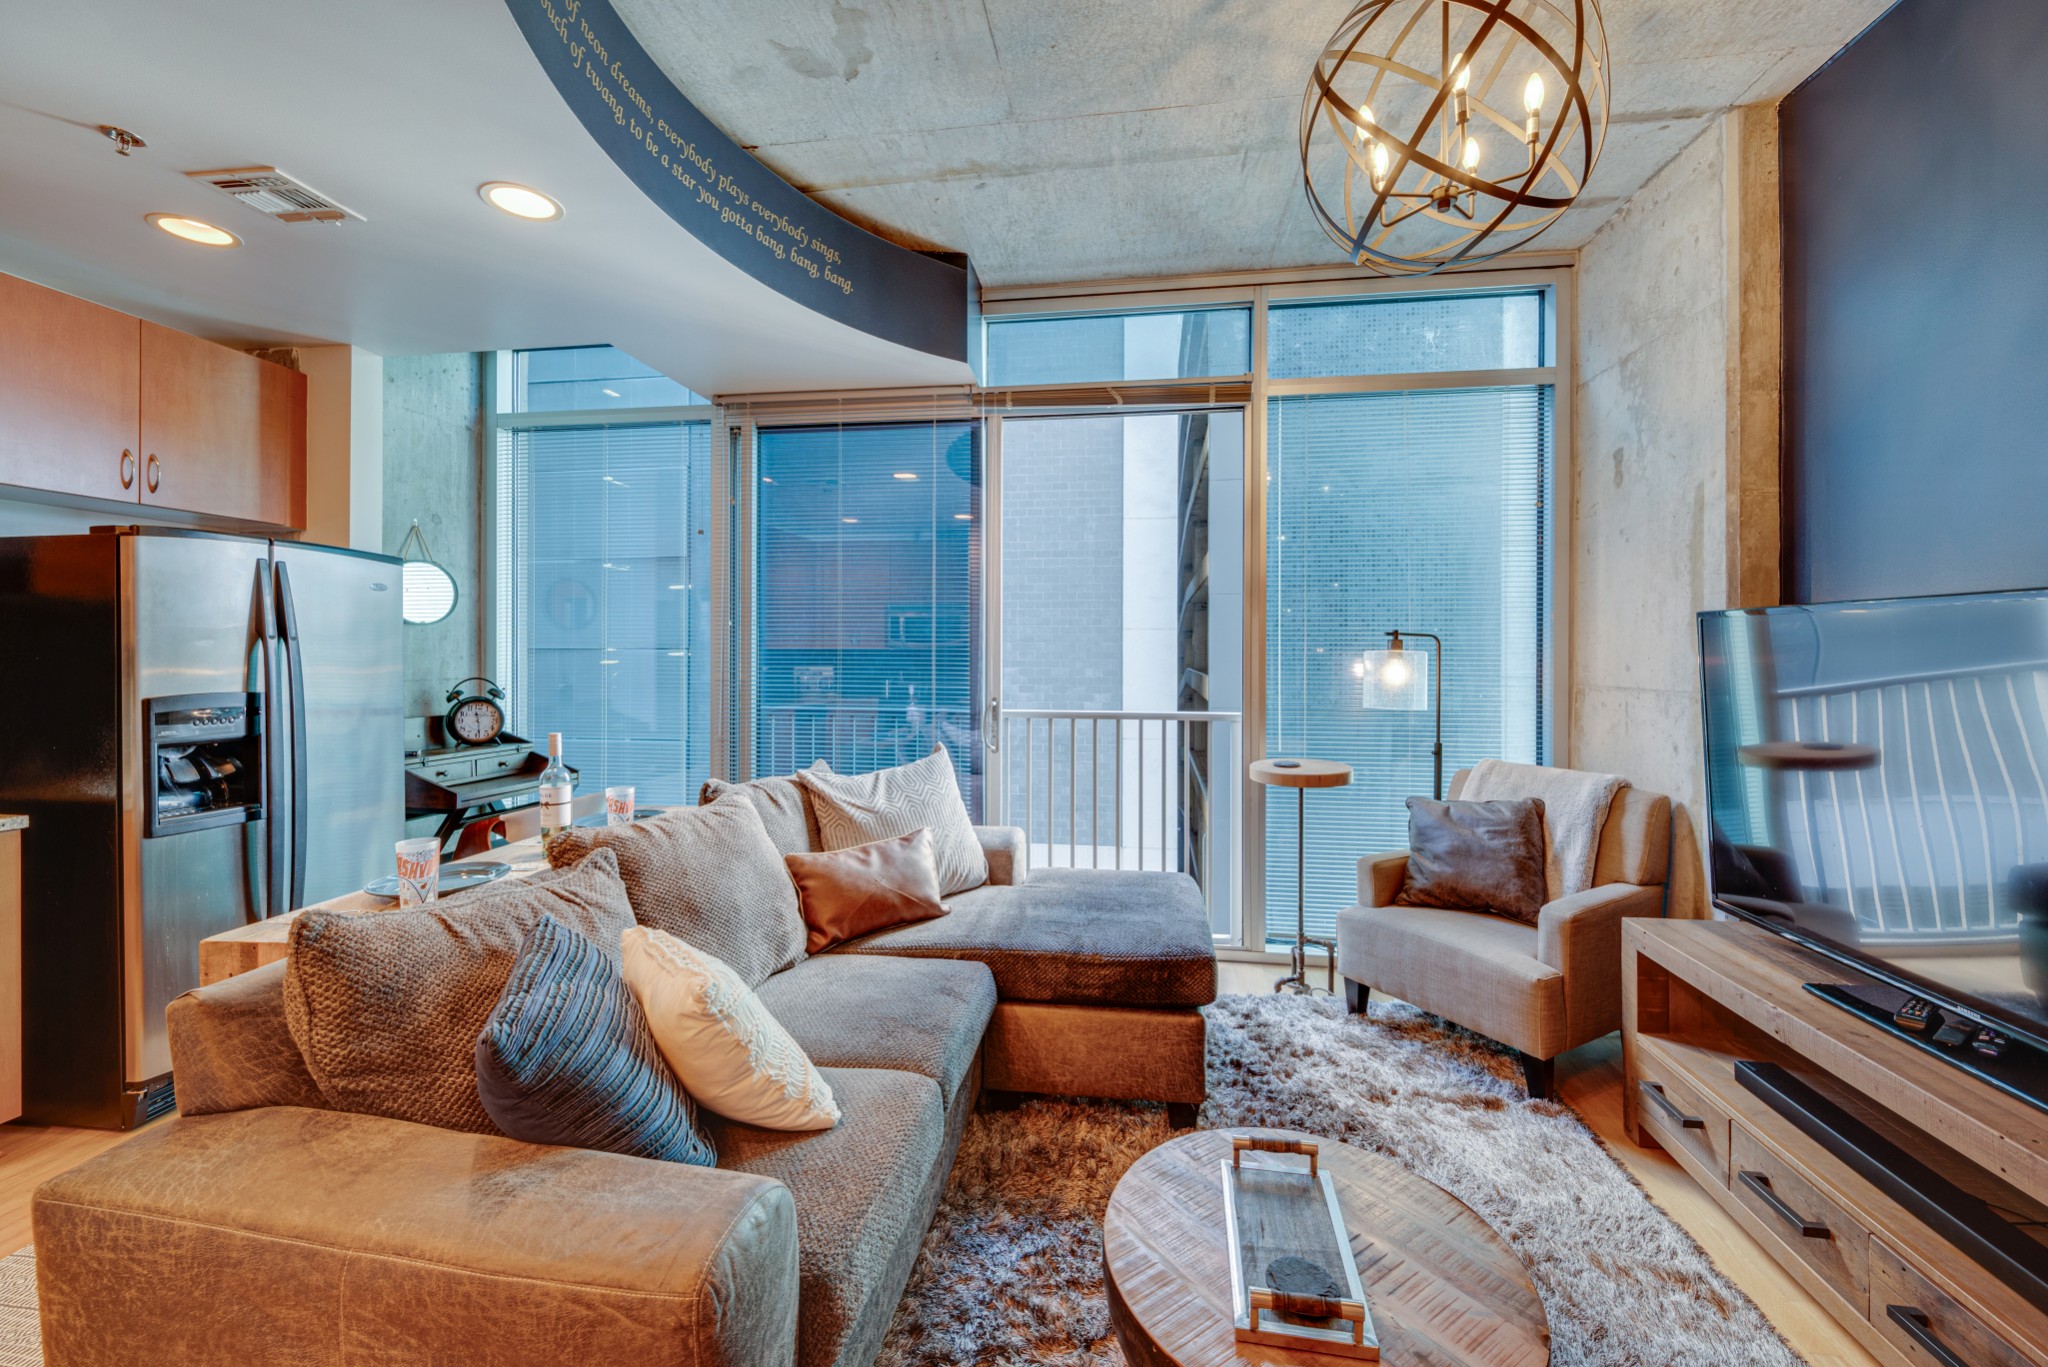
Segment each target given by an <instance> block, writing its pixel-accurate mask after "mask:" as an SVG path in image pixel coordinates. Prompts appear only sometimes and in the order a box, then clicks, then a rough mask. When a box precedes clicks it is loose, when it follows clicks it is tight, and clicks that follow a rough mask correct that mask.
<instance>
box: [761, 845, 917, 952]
mask: <svg viewBox="0 0 2048 1367" xmlns="http://www.w3.org/2000/svg"><path fill="white" fill-rule="evenodd" d="M782 862H783V863H784V864H785V865H787V866H788V867H789V881H790V882H792V883H794V884H796V897H797V902H798V904H799V906H800V907H801V908H802V911H803V916H804V925H805V926H806V927H807V928H808V929H809V936H808V938H807V939H806V941H805V943H804V949H805V951H806V952H807V953H811V954H819V953H823V952H824V951H825V950H828V949H830V948H831V947H832V946H834V945H837V944H844V943H846V941H848V940H853V939H858V938H859V937H860V936H863V935H866V934H868V933H869V932H870V931H876V930H883V929H886V928H887V927H889V926H902V925H908V924H910V923H911V922H912V921H929V920H931V919H932V918H933V917H934V916H944V915H945V914H946V908H945V907H944V906H943V905H942V904H941V903H940V902H939V866H938V864H937V863H936V862H934V861H933V859H932V833H931V832H930V831H928V830H926V829H924V828H923V827H921V826H920V827H919V828H918V829H916V830H914V831H912V832H911V833H910V834H909V835H899V836H897V837H896V838H895V839H894V840H877V841H875V842H873V843H872V844H868V845H855V846H854V847H853V848H852V849H848V850H832V851H830V852H828V853H825V854H786V855H784V856H783V857H782Z"/></svg>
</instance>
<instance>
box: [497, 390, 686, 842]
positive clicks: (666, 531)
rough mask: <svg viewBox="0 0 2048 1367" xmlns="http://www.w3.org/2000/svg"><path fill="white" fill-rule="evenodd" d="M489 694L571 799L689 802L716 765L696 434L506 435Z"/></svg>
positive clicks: (565, 431)
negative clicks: (497, 688)
mask: <svg viewBox="0 0 2048 1367" xmlns="http://www.w3.org/2000/svg"><path fill="white" fill-rule="evenodd" d="M499 443H500V446H499V468H498V479H499V485H498V489H499V509H498V535H499V538H500V542H501V544H500V546H499V549H498V555H497V563H498V566H499V596H498V633H499V636H498V656H499V661H500V663H499V675H498V681H499V682H500V683H501V684H503V685H504V686H505V688H506V691H507V692H508V693H509V695H510V698H509V702H510V714H509V715H510V719H511V725H512V729H513V730H515V731H516V732H518V733H519V734H520V735H522V736H525V737H527V738H528V739H530V740H533V741H536V742H538V741H540V740H541V739H542V738H543V737H544V736H545V735H546V734H547V733H548V732H549V731H560V732H561V733H562V746H563V758H564V759H565V760H566V761H567V762H568V763H569V764H570V765H571V766H572V767H574V768H575V769H577V770H578V771H579V778H578V784H577V786H578V789H579V791H581V792H586V793H588V792H594V791H598V790H600V789H602V788H604V787H606V786H609V785H612V784H632V785H633V786H634V787H635V788H636V789H637V790H638V791H637V793H636V794H635V796H636V799H637V800H638V801H639V802H640V803H642V804H643V805H670V804H676V803H694V802H695V801H696V800H697V789H698V787H699V786H700V785H701V784H702V783H703V781H704V779H705V778H706V777H707V776H708V772H709V759H710V734H709V733H710V717H711V708H712V699H711V694H710V679H709V675H710V671H709V664H710V656H711V651H710V644H711V642H710V630H711V613H710V589H711V563H710V560H711V555H710V540H711V538H710V535H709V531H710V523H709V520H708V519H709V517H710V515H711V507H710V503H711V498H710V472H711V459H710V457H711V433H710V424H709V423H705V422H691V423H660V424H653V425H648V426H632V427H607V426H592V427H553V428H534V429H524V430H516V429H503V430H501V431H500V433H499Z"/></svg>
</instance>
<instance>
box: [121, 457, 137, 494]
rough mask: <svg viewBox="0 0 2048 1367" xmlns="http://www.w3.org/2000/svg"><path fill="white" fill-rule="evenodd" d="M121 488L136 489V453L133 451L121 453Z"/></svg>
mask: <svg viewBox="0 0 2048 1367" xmlns="http://www.w3.org/2000/svg"><path fill="white" fill-rule="evenodd" d="M121 487H122V488H123V489H133V488H134V487H135V453H134V452H133V451H123V452H122V453H121Z"/></svg>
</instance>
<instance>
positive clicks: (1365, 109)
mask: <svg viewBox="0 0 2048 1367" xmlns="http://www.w3.org/2000/svg"><path fill="white" fill-rule="evenodd" d="M1373 122H1374V120H1373V117H1372V106H1371V105H1369V104H1362V105H1360V106H1358V118H1357V119H1356V120H1355V121H1354V122H1353V123H1352V125H1351V126H1352V127H1353V128H1356V129H1357V130H1358V140H1359V141H1360V142H1371V141H1373V136H1372V127H1371V125H1372V123H1373Z"/></svg>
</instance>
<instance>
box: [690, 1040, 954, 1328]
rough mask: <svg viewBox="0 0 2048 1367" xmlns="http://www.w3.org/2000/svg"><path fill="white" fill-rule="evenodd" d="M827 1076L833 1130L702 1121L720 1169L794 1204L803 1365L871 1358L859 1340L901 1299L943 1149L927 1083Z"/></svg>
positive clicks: (852, 1073)
mask: <svg viewBox="0 0 2048 1367" xmlns="http://www.w3.org/2000/svg"><path fill="white" fill-rule="evenodd" d="M824 1071H825V1080H826V1081H827V1082H829V1083H830V1084H831V1085H832V1094H833V1095H834V1096H835V1097H837V1098H838V1099H839V1105H840V1108H841V1110H842V1112H843V1117H842V1119H841V1120H840V1122H839V1124H838V1125H837V1126H836V1127H835V1128H833V1129H829V1130H822V1131H814V1132H811V1133H808V1134H796V1133H790V1132H788V1131H778V1130H761V1129H755V1128H754V1127H753V1126H751V1125H735V1124H732V1123H730V1122H727V1121H721V1120H719V1119H718V1118H716V1117H712V1116H706V1119H707V1121H709V1122H710V1125H711V1127H712V1135H713V1139H714V1142H715V1143H716V1144H717V1146H718V1163H719V1166H720V1167H721V1168H723V1169H725V1170H727V1171H731V1172H744V1173H751V1174H753V1175H754V1176H757V1177H772V1178H774V1179H775V1180H776V1181H778V1182H781V1183H782V1184H783V1185H784V1186H786V1187H788V1188H789V1191H790V1195H792V1196H793V1197H795V1198H796V1237H797V1298H798V1300H799V1302H800V1303H801V1310H800V1313H799V1314H798V1317H797V1337H796V1360H797V1365H798V1367H834V1365H835V1364H838V1363H841V1362H844V1361H848V1360H858V1361H862V1362H865V1361H866V1360H867V1358H864V1357H862V1355H861V1348H862V1345H863V1343H864V1341H865V1340H867V1339H869V1338H870V1337H871V1336H872V1335H873V1333H874V1329H875V1325H876V1322H877V1320H879V1321H880V1322H881V1323H886V1322H887V1319H888V1316H889V1315H890V1314H891V1313H892V1312H893V1311H894V1310H895V1308H896V1302H897V1300H898V1298H900V1297H901V1296H902V1294H903V1284H904V1278H905V1275H906V1274H907V1273H908V1271H909V1265H908V1261H907V1260H906V1258H905V1257H904V1256H903V1255H904V1250H905V1247H906V1245H907V1246H908V1248H909V1250H910V1252H911V1253H912V1254H914V1253H915V1247H916V1244H917V1242H918V1240H920V1239H921V1238H922V1237H923V1234H924V1225H925V1221H926V1219H927V1217H928V1215H929V1208H928V1205H927V1203H926V1201H925V1199H924V1198H925V1194H926V1192H927V1189H928V1188H929V1186H930V1184H931V1179H932V1176H933V1170H934V1169H935V1168H936V1167H937V1165H938V1164H939V1163H940V1162H941V1160H942V1159H943V1157H944V1155H945V1147H946V1112H945V1108H944V1107H943V1106H942V1105H941V1103H940V1101H939V1089H938V1085H937V1084H936V1083H934V1082H933V1081H932V1080H931V1079H930V1078H923V1077H916V1076H913V1075H912V1074H910V1073H896V1072H886V1071H883V1070H881V1069H870V1068H827V1069H825V1070H824ZM872 1352H873V1349H872V1347H869V1348H868V1349H867V1353H868V1355H869V1356H870V1357H871V1356H872ZM843 1353H850V1354H851V1358H850V1359H849V1358H847V1357H842V1354H843Z"/></svg>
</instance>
